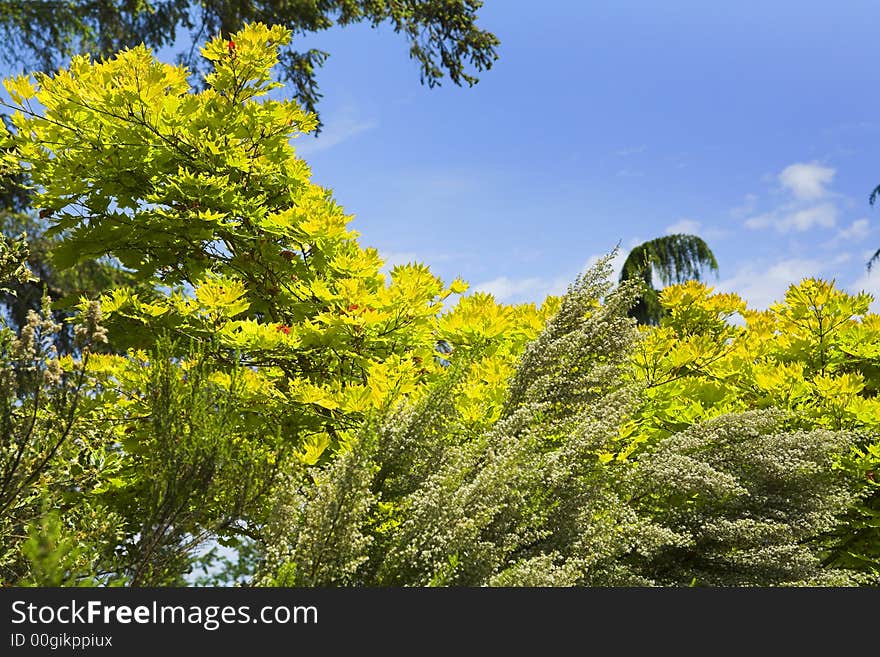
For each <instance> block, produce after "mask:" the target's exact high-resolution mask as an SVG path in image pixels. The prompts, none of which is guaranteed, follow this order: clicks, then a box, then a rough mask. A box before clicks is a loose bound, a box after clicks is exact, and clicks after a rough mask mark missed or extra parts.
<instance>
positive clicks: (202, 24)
mask: <svg viewBox="0 0 880 657" xmlns="http://www.w3.org/2000/svg"><path fill="white" fill-rule="evenodd" d="M482 4H483V3H482V2H481V1H479V0H322V1H321V2H314V1H313V2H265V1H261V0H195V1H193V0H63V1H62V0H56V1H51V0H50V1H47V2H34V1H33V0H5V1H3V2H0V31H2V33H3V37H4V40H5V44H6V47H5V48H4V49H3V53H4V56H5V57H6V59H7V61H8V62H9V63H14V64H22V63H24V64H26V65H27V66H28V67H31V66H37V67H38V68H40V69H42V70H44V71H51V70H54V69H57V68H58V67H59V66H60V65H61V64H63V63H64V60H65V59H67V58H68V57H70V56H71V55H74V54H79V53H92V54H94V55H100V56H109V55H111V54H113V53H115V52H116V51H118V50H121V49H123V48H130V47H134V46H137V45H139V44H140V43H144V44H146V45H147V46H149V47H150V48H154V49H160V48H164V47H169V46H175V45H176V44H177V43H178V42H179V41H182V42H183V43H184V44H185V47H184V48H183V49H182V50H181V51H180V52H179V56H178V58H179V60H180V62H181V63H182V64H185V65H187V66H190V67H197V66H198V65H199V64H200V60H199V57H198V53H199V46H201V45H202V43H203V42H204V41H205V40H206V39H208V38H211V37H214V36H216V35H217V34H222V35H223V36H227V35H229V34H231V33H232V32H236V31H238V30H239V29H241V28H242V26H243V25H244V24H245V23H256V22H262V23H266V24H269V25H283V26H284V27H287V28H289V29H290V30H291V31H292V32H293V33H294V34H308V33H311V32H320V31H323V30H327V29H330V28H332V27H334V26H337V25H338V26H346V25H353V24H357V23H367V24H369V25H370V26H371V27H374V28H375V27H378V26H379V25H383V24H387V25H390V27H391V29H392V30H393V31H394V32H395V33H398V34H403V35H404V36H405V37H406V39H407V41H408V42H409V55H410V58H411V59H414V60H416V61H417V62H418V64H419V67H420V74H421V80H422V83H423V84H427V85H428V86H429V87H434V86H437V85H439V84H440V83H441V80H442V79H443V78H445V77H447V76H448V78H449V79H450V80H451V81H452V82H453V84H456V85H462V84H467V85H473V84H475V83H476V82H477V80H478V79H477V77H476V75H475V73H477V72H480V71H484V70H488V69H490V68H491V67H492V64H493V63H494V61H495V60H496V59H497V57H498V56H497V53H496V48H497V47H498V45H499V41H498V39H497V37H495V35H494V34H492V33H491V32H488V31H486V30H483V29H480V28H479V27H478V26H477V24H476V22H477V14H478V12H479V10H480V8H481V6H482ZM328 57H329V53H327V52H324V51H322V50H317V49H315V48H311V49H308V50H305V51H298V50H295V49H291V48H287V49H285V51H284V53H282V57H281V67H280V76H281V78H282V79H283V80H284V81H285V82H288V83H290V85H291V87H290V89H291V90H292V92H293V95H294V97H295V98H296V99H297V100H299V102H300V103H301V104H302V105H303V106H304V108H305V109H306V110H307V111H309V112H315V108H316V106H317V103H318V101H319V100H320V98H321V94H320V92H319V91H318V83H317V80H316V71H317V69H318V68H320V67H321V66H322V65H323V64H324V62H325V61H326V60H327V58H328Z"/></svg>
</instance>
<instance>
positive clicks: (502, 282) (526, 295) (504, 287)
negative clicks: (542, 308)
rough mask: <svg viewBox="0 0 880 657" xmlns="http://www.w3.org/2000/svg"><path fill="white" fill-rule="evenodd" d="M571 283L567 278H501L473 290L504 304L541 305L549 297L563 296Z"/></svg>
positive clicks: (479, 285)
mask: <svg viewBox="0 0 880 657" xmlns="http://www.w3.org/2000/svg"><path fill="white" fill-rule="evenodd" d="M569 282H570V281H569V279H568V278H567V277H557V278H553V279H548V278H541V277H531V278H509V277H507V276H499V277H498V278H493V279H492V280H490V281H483V282H482V283H478V284H476V285H474V287H473V288H472V289H473V290H474V291H475V292H487V293H489V294H491V295H492V296H493V297H495V300H496V301H500V302H504V303H517V302H524V301H525V302H528V301H533V302H535V303H540V302H541V301H543V300H544V299H545V298H547V296H548V295H551V294H553V295H558V294H563V293H564V292H565V290H566V288H567V287H568V284H569Z"/></svg>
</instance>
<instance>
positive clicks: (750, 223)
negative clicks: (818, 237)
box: [732, 162, 840, 233]
mask: <svg viewBox="0 0 880 657" xmlns="http://www.w3.org/2000/svg"><path fill="white" fill-rule="evenodd" d="M835 173H836V171H835V169H833V168H831V167H827V166H822V165H821V164H819V163H818V162H797V163H795V164H791V165H789V166H787V167H785V168H784V169H783V170H782V171H781V172H780V173H779V174H778V175H777V176H776V180H777V181H778V182H779V183H780V184H781V189H782V191H783V192H784V193H785V196H786V197H787V198H786V199H785V200H783V202H782V203H781V204H780V205H778V206H777V207H776V208H774V209H772V210H769V211H767V212H763V213H760V214H754V212H755V208H756V207H757V198H756V197H755V196H754V195H750V196H748V197H746V204H745V205H744V206H743V207H742V208H737V209H735V210H734V211H733V212H732V214H734V215H735V216H736V215H739V216H747V217H748V218H747V219H746V220H745V226H746V228H750V229H752V230H759V229H765V228H771V229H773V230H775V231H776V232H777V233H790V232H798V233H803V232H806V231H808V230H811V229H814V228H825V229H828V228H833V227H834V226H836V225H837V218H838V216H839V214H840V210H839V208H838V204H837V202H836V200H835V197H837V196H839V195H837V194H833V193H832V192H831V190H830V189H829V185H831V182H832V181H833V180H834V175H835ZM771 180H772V178H771ZM768 182H769V180H768ZM743 210H748V212H747V213H744V212H743Z"/></svg>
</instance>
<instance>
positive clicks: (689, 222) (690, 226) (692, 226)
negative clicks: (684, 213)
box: [665, 219, 702, 235]
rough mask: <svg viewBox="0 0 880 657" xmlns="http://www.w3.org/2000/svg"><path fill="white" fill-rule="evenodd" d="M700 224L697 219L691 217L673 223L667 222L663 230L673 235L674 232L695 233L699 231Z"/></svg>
mask: <svg viewBox="0 0 880 657" xmlns="http://www.w3.org/2000/svg"><path fill="white" fill-rule="evenodd" d="M701 227H702V224H701V223H700V222H699V221H694V220H693V219H679V220H678V221H676V222H675V223H674V224H669V225H668V226H667V227H666V229H665V232H666V234H667V235H674V234H676V233H689V234H691V235H696V234H698V233H699V232H700V228H701Z"/></svg>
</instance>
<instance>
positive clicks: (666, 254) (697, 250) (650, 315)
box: [620, 233, 718, 324]
mask: <svg viewBox="0 0 880 657" xmlns="http://www.w3.org/2000/svg"><path fill="white" fill-rule="evenodd" d="M705 269H709V270H711V271H713V272H717V271H718V262H717V261H716V260H715V254H713V253H712V250H711V249H710V248H709V246H708V245H707V244H706V242H704V241H703V240H702V239H701V238H699V237H697V236H696V235H688V234H684V233H677V234H674V235H666V236H664V237H658V238H656V239H653V240H649V241H647V242H644V243H642V244H639V245H638V246H637V247H635V248H634V249H633V250H632V251H630V253H629V255H628V256H627V258H626V260H625V261H624V263H623V268H622V269H621V270H620V281H621V282H623V281H639V282H640V283H641V284H642V296H641V298H640V299H639V301H638V303H636V305H635V306H634V307H633V308H632V310H630V313H629V314H630V317H635V318H636V320H637V321H638V322H639V323H640V324H658V323H659V322H660V318H661V317H662V316H663V306H662V305H661V304H660V298H659V292H658V290H657V289H656V288H655V287H654V275H655V274H656V275H657V277H658V278H659V279H660V280H661V282H662V283H663V284H664V285H672V284H673V283H684V282H685V281H686V280H691V279H693V280H700V277H701V276H702V275H703V271H704V270H705Z"/></svg>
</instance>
